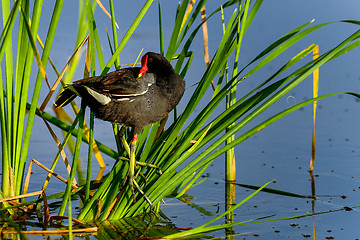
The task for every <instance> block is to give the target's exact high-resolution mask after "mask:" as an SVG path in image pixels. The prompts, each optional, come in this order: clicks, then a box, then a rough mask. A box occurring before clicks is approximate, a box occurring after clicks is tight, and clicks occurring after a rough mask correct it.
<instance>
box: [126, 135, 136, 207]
mask: <svg viewBox="0 0 360 240" xmlns="http://www.w3.org/2000/svg"><path fill="white" fill-rule="evenodd" d="M137 138H138V135H137V134H135V135H134V137H133V139H132V141H131V147H130V166H129V172H128V175H129V181H130V182H129V183H130V189H131V193H132V196H133V200H134V202H135V192H134V182H135V179H134V174H135V150H136V142H137Z"/></svg>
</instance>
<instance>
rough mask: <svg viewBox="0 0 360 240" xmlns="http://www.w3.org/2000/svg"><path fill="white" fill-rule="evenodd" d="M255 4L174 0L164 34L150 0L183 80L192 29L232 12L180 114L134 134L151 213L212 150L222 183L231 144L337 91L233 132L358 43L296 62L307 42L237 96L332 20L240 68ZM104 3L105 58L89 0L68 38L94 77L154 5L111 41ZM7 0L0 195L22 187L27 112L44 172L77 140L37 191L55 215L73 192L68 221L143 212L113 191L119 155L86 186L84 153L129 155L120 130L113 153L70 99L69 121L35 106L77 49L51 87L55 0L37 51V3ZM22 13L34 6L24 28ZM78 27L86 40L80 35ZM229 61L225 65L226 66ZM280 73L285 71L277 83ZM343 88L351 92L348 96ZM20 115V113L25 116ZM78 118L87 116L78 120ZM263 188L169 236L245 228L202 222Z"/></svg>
mask: <svg viewBox="0 0 360 240" xmlns="http://www.w3.org/2000/svg"><path fill="white" fill-rule="evenodd" d="M262 2H263V1H262V0H256V1H234V0H232V1H228V2H226V3H224V4H223V5H222V6H219V8H218V9H216V10H215V11H214V12H212V13H211V14H209V15H208V16H207V17H205V14H202V15H201V12H204V9H205V3H206V0H200V1H199V2H198V3H195V1H191V3H190V1H189V0H183V1H182V2H180V4H179V5H178V8H177V9H176V10H175V9H174V13H176V14H175V22H174V26H173V31H172V34H171V36H164V33H163V29H162V14H161V3H160V1H158V3H157V4H158V10H159V15H158V17H159V39H160V40H159V43H160V46H159V49H160V52H161V53H162V54H163V55H164V56H165V57H166V58H167V59H168V60H169V61H172V63H173V64H174V66H175V67H174V69H175V70H176V71H177V72H178V73H179V74H180V75H181V76H182V77H186V74H187V72H188V70H189V69H190V68H191V64H192V60H193V56H194V54H198V53H197V52H195V51H194V50H192V43H193V41H194V39H195V37H196V36H197V35H198V34H199V31H200V29H201V28H202V27H203V26H205V25H204V24H206V21H207V20H208V19H209V18H212V17H213V16H216V15H217V14H221V11H222V9H225V8H232V9H234V10H233V12H232V14H231V16H230V18H228V19H229V20H228V21H227V22H225V20H224V21H223V26H224V31H223V36H222V38H221V41H220V43H219V45H218V48H217V49H216V50H215V51H214V52H215V53H214V54H213V56H211V57H210V58H209V63H208V67H207V69H206V70H205V72H204V73H203V75H202V77H201V80H200V81H199V82H198V83H197V84H196V85H195V86H194V87H193V88H190V89H189V90H187V91H192V95H191V97H190V99H189V100H188V102H187V104H186V106H185V108H184V110H182V111H179V110H177V109H176V110H175V111H174V118H173V120H172V121H171V122H169V121H168V120H167V119H165V120H163V121H162V122H160V123H156V124H153V125H152V126H147V127H146V128H145V129H144V130H143V132H142V133H141V135H140V136H139V142H138V146H137V148H136V150H137V152H136V159H137V161H139V162H146V163H148V164H154V165H156V166H158V167H159V168H160V169H161V171H162V174H161V175H160V174H159V172H158V171H157V170H155V169H150V168H147V167H139V170H140V171H141V173H142V174H143V175H144V176H145V178H146V180H147V181H146V182H145V181H144V179H143V178H139V179H138V182H139V185H140V188H141V189H142V190H143V191H144V193H145V195H146V196H148V198H149V199H150V201H151V202H152V203H153V205H154V206H155V209H154V211H155V212H156V213H157V214H159V215H161V211H159V206H160V204H161V200H162V199H163V198H165V197H171V196H172V197H173V196H176V197H181V196H182V195H183V194H184V193H185V192H186V190H187V189H189V188H191V187H192V186H193V185H194V184H196V183H197V182H198V181H199V178H200V176H201V175H202V174H203V173H204V171H206V169H207V167H208V166H209V165H210V164H211V162H212V161H213V160H214V159H216V158H217V157H219V156H220V155H222V154H224V153H225V154H226V156H227V157H226V158H227V162H228V164H227V169H228V170H229V171H227V172H228V177H227V179H231V180H233V179H234V177H235V174H234V172H233V171H232V170H233V169H234V160H235V159H234V153H233V150H232V149H233V147H235V146H236V145H238V144H240V143H241V142H243V141H245V140H246V139H248V138H249V137H251V136H253V135H254V134H256V133H258V132H260V131H261V130H263V129H264V128H266V127H268V126H269V125H271V124H272V123H274V122H276V121H277V120H279V119H281V118H282V117H284V116H286V115H288V114H289V113H291V112H293V111H295V110H297V109H300V108H301V107H303V106H305V105H308V104H311V103H314V102H316V101H318V100H321V99H324V98H327V97H330V96H333V95H337V94H343V93H332V94H327V95H323V96H314V98H313V99H310V100H307V101H304V102H301V103H298V104H296V105H294V106H292V107H290V108H288V109H285V110H283V111H281V112H279V113H275V114H274V115H273V116H272V117H270V118H268V119H266V120H264V121H263V122H261V123H259V124H258V125H257V126H255V127H252V128H250V129H249V130H247V131H245V132H242V133H240V134H237V135H235V134H236V133H238V132H239V131H240V130H242V129H244V127H246V126H248V124H250V123H252V122H253V120H254V119H256V118H257V117H258V116H259V115H261V114H262V113H263V112H264V111H265V110H266V109H268V108H269V107H271V106H272V105H273V104H274V103H276V102H277V101H278V100H279V99H280V98H282V97H283V96H284V95H285V94H287V93H288V92H289V91H291V90H292V89H294V88H295V87H296V86H297V85H298V84H299V83H300V82H302V81H303V80H305V79H306V78H307V77H309V76H311V74H313V73H314V72H316V71H317V70H318V69H319V67H321V66H322V65H324V64H326V63H327V62H329V61H331V60H333V59H335V58H337V57H339V56H341V55H342V54H344V53H346V52H348V51H350V50H352V49H354V48H356V47H358V46H359V44H360V40H359V37H360V30H359V31H356V32H355V33H354V34H352V35H351V36H349V37H348V38H346V39H345V40H344V41H343V42H341V43H340V44H339V45H338V46H336V47H335V48H333V49H330V50H329V51H327V52H325V53H323V54H321V55H320V56H319V57H318V58H316V59H314V60H311V61H309V62H307V63H305V64H304V63H303V62H305V61H306V56H307V55H309V54H311V53H312V52H313V51H315V49H316V46H315V45H311V46H309V47H308V48H306V49H305V50H304V51H302V52H300V53H299V54H298V55H296V56H294V57H293V58H292V59H289V60H288V61H287V62H286V63H285V64H284V65H283V66H281V67H279V68H278V69H277V70H276V72H275V73H274V74H273V75H272V76H269V77H268V78H267V79H265V81H263V82H262V83H261V84H259V85H258V86H256V87H255V88H254V89H253V90H251V91H250V92H248V93H247V94H245V95H244V96H237V95H236V88H237V87H238V85H239V84H240V83H242V82H243V81H246V80H247V79H250V78H251V76H252V75H253V74H254V73H256V72H257V71H259V70H260V69H262V68H264V67H265V66H267V64H269V63H271V62H272V61H273V60H274V59H275V58H278V57H280V56H281V55H282V53H283V52H285V51H286V50H287V49H289V48H290V47H291V46H293V45H294V44H296V43H297V42H299V41H300V40H302V39H303V38H304V37H306V36H308V35H309V34H311V33H313V32H314V31H317V30H318V29H321V28H323V27H325V26H328V25H329V24H332V23H333V22H332V23H323V24H318V25H314V24H313V22H312V21H311V22H308V23H305V24H303V25H302V26H299V27H297V28H295V29H293V30H292V31H290V32H288V33H286V34H285V35H284V36H282V37H281V38H279V39H278V40H276V41H275V42H274V43H272V44H270V45H269V46H268V47H267V48H266V49H264V50H263V51H261V52H260V53H259V54H258V55H257V56H256V57H255V58H254V59H252V60H251V61H250V62H249V63H248V64H247V65H245V66H239V64H238V61H239V56H240V55H241V51H240V49H241V48H243V47H245V46H243V45H242V42H243V41H242V40H243V38H244V37H245V36H246V32H247V30H248V29H249V27H250V26H251V23H252V21H253V19H254V18H255V16H256V14H257V13H258V10H259V8H260V6H261V5H262ZM109 3H110V13H109V15H110V16H111V18H109V19H110V21H111V29H110V30H109V33H110V34H108V36H107V37H108V45H109V49H110V51H111V52H112V56H111V57H110V59H109V60H107V62H106V61H105V59H104V57H103V53H102V49H101V46H102V47H104V46H105V45H106V44H105V43H101V42H100V39H101V38H100V36H99V33H98V30H97V29H98V27H97V26H99V25H98V24H97V21H96V19H95V18H94V10H95V7H96V3H95V2H94V3H91V2H90V0H84V1H80V4H79V26H78V32H77V42H76V44H75V45H76V50H75V51H74V52H77V51H78V50H79V49H80V48H81V46H83V45H84V44H85V42H86V44H87V45H86V63H85V69H86V70H85V73H84V77H87V76H95V75H96V74H95V66H96V65H97V64H98V65H99V66H100V68H101V75H104V74H106V73H107V72H108V71H109V70H110V69H111V68H112V66H114V67H115V68H118V67H119V66H120V59H119V55H120V56H121V51H122V50H123V49H124V47H125V46H126V44H127V42H128V41H129V39H130V37H131V36H132V34H133V33H134V31H135V30H136V28H137V26H138V25H139V24H140V22H141V20H142V18H143V16H144V14H145V13H146V12H147V10H148V9H149V7H150V5H151V4H153V1H152V0H147V1H146V2H145V3H144V5H143V7H142V8H141V9H140V11H139V13H138V15H137V16H136V17H135V19H134V21H133V23H132V24H131V26H130V27H129V29H128V30H127V32H126V33H125V34H124V36H122V38H121V40H120V42H119V43H118V39H117V36H118V34H117V28H116V26H117V24H116V15H115V12H114V7H113V4H114V3H113V1H112V0H110V1H109ZM12 4H13V5H12V7H11V8H10V5H11V4H10V1H2V9H3V31H2V34H1V37H0V43H1V45H0V54H1V55H0V56H1V57H2V58H1V60H0V61H2V60H3V58H5V64H3V65H4V68H5V72H6V76H5V79H1V81H0V84H1V86H0V88H2V89H3V91H0V114H1V115H0V119H1V140H2V171H3V175H2V189H1V192H0V194H1V197H2V198H6V197H14V196H18V195H20V193H21V192H22V191H23V178H24V168H25V165H26V159H27V152H28V148H29V143H30V136H31V132H32V128H33V123H34V121H35V115H38V116H40V117H41V119H43V120H40V121H45V122H46V125H47V128H48V129H49V132H50V133H51V135H52V137H53V139H54V140H55V141H56V144H57V146H58V148H59V151H58V153H57V154H54V155H56V156H55V160H54V162H53V164H52V166H51V167H50V170H51V171H52V170H53V169H54V167H55V166H56V164H57V161H58V159H59V158H60V156H61V157H62V158H63V159H64V161H65V160H66V159H67V156H66V155H65V153H64V151H63V148H64V147H65V146H66V145H67V143H68V141H69V139H71V135H73V136H76V142H75V144H74V145H73V146H74V147H73V159H72V161H71V166H70V163H69V165H68V171H69V175H68V179H67V183H66V187H65V188H64V192H60V193H58V194H54V195H50V196H47V197H46V200H50V199H54V198H60V199H61V204H60V207H59V210H58V215H59V216H62V215H64V214H65V210H66V207H68V208H69V207H70V204H71V202H70V199H71V197H72V196H74V195H76V196H80V198H79V201H80V202H79V205H81V206H82V209H81V212H80V214H79V215H78V216H77V219H78V220H80V221H82V222H85V223H91V222H104V221H105V220H111V221H114V220H117V219H122V218H125V217H134V216H138V215H141V214H144V213H147V212H149V211H150V206H149V204H148V202H147V201H146V200H145V199H144V197H143V196H142V195H141V194H140V193H136V196H135V197H136V200H137V201H136V203H133V202H132V197H131V196H132V195H131V191H130V188H129V187H128V186H125V187H121V183H122V181H123V179H124V177H125V175H126V173H127V169H128V164H127V162H126V161H121V160H117V161H115V163H114V165H113V166H112V168H111V170H110V172H109V173H108V174H107V175H105V176H104V177H103V178H102V179H101V180H99V179H97V180H98V181H97V183H96V184H95V183H94V182H93V179H92V176H91V172H92V171H91V167H92V162H93V161H92V157H93V151H94V152H95V156H96V158H97V159H98V161H99V162H100V164H101V159H102V156H101V155H100V152H102V154H105V155H107V156H109V157H111V158H114V159H119V157H122V158H127V157H128V156H127V153H126V151H125V149H124V148H123V145H122V144H120V143H121V139H117V136H118V134H117V133H118V132H119V127H118V126H116V125H113V130H114V139H115V140H114V141H116V142H117V145H116V146H117V149H116V150H113V149H111V148H109V147H108V146H105V145H104V144H102V143H100V142H99V141H97V140H93V131H94V120H93V115H92V114H91V118H90V124H89V129H88V130H85V132H86V133H84V129H86V128H87V127H86V123H85V122H84V111H85V105H84V104H83V105H82V107H81V108H80V110H78V107H77V106H76V104H75V103H72V106H73V111H74V112H75V114H76V118H75V119H74V120H73V121H68V122H69V123H70V124H68V123H65V122H64V121H62V119H65V118H67V117H66V115H65V114H64V113H60V114H58V115H57V117H54V116H52V115H51V114H49V113H47V112H46V111H44V109H45V106H46V105H47V103H48V101H49V99H50V97H51V96H52V94H53V92H54V90H55V89H56V88H57V85H58V84H59V83H60V82H61V83H62V85H63V86H64V85H65V84H67V83H69V82H71V81H72V77H73V74H74V72H75V70H76V68H77V67H78V65H79V59H80V57H79V55H78V54H74V56H73V58H72V59H71V61H70V62H69V64H70V65H69V67H67V66H66V67H65V68H64V70H63V71H62V73H58V71H57V70H56V72H57V73H58V75H59V78H58V81H56V82H55V83H54V84H53V86H51V85H50V83H49V82H48V81H47V77H46V72H45V70H44V69H45V68H46V65H47V62H48V61H49V52H50V49H51V46H52V42H53V40H54V34H55V30H56V26H57V24H58V20H59V15H60V13H61V10H62V5H63V1H56V4H55V6H54V10H53V15H52V19H51V22H50V24H49V29H48V34H47V37H46V42H45V44H44V46H43V47H42V48H41V49H42V55H41V57H40V54H39V49H38V48H37V44H36V41H37V40H38V41H41V39H39V37H37V31H38V28H39V19H40V16H41V5H42V1H40V0H36V1H34V3H33V4H34V5H33V6H32V8H30V5H29V4H30V1H23V2H21V3H20V1H16V2H15V3H12ZM30 9H33V13H32V17H31V24H30V13H29V11H30ZM17 17H18V18H19V25H18V26H17V28H15V29H14V23H15V19H16V18H17ZM201 17H202V20H201V21H200V22H201V23H200V24H199V25H196V24H195V23H196V22H197V21H196V20H197V19H198V18H201ZM223 19H225V18H223ZM342 24H355V25H359V22H357V21H343V23H342ZM87 33H88V37H86V34H87ZM13 35H17V37H18V43H17V48H13V47H12V46H13ZM111 37H112V39H111ZM164 38H168V39H169V44H168V46H167V47H166V46H164ZM84 39H85V40H84ZM84 46H85V45H84ZM14 49H16V50H14ZM165 49H166V50H165ZM3 56H4V57H3ZM14 56H15V57H16V65H15V67H14V66H13V62H14V61H13V57H14ZM34 58H35V60H36V62H37V67H33V66H32V62H33V61H32V60H33V59H34ZM205 59H206V58H205ZM96 61H97V62H96ZM175 61H176V63H175ZM135 62H136V61H135ZM297 63H299V64H301V63H302V64H303V65H302V66H301V67H298V68H297V69H295V66H299V64H297ZM295 64H297V65H295ZM3 65H2V66H3ZM229 66H230V67H231V68H230V69H229ZM52 67H53V68H54V69H56V66H55V65H54V64H52ZM34 68H36V69H37V71H38V74H37V77H36V79H35V81H34V82H33V81H30V72H31V70H33V69H34ZM65 69H66V74H65ZM294 69H295V70H294ZM63 74H65V75H63ZM280 74H281V76H285V77H282V78H281V79H279V76H280ZM0 76H1V78H2V77H3V76H2V74H0ZM224 79H225V80H224ZM43 81H45V82H46V84H47V87H48V89H49V94H48V97H47V98H46V99H45V101H43V104H42V105H41V107H40V108H39V107H38V106H37V105H38V102H39V94H40V89H41V88H42V83H43ZM30 83H31V84H34V89H35V90H34V92H33V95H32V96H29V98H31V103H28V102H27V99H28V92H29V86H30ZM212 84H214V87H213V90H212V91H213V94H212V97H211V98H210V99H206V101H205V102H206V104H205V106H204V107H202V108H201V109H202V110H201V111H200V112H198V113H196V114H195V113H194V109H195V108H196V107H198V106H199V103H200V101H201V100H202V99H203V98H204V96H206V95H205V93H206V92H207V91H208V90H209V89H212V87H211V85H212ZM348 94H352V95H354V96H357V97H358V95H357V94H355V93H348ZM237 98H238V99H237ZM224 102H226V108H225V110H223V111H222V112H221V113H220V114H215V110H216V109H218V108H219V107H220V106H221V104H222V103H224ZM27 111H28V115H27V117H25V114H26V113H27ZM64 116H65V117H64ZM36 119H40V118H36ZM85 121H87V120H86V119H85ZM48 123H51V124H52V125H54V126H56V127H57V128H60V129H62V130H64V131H65V132H66V134H65V138H64V140H63V141H62V142H61V141H60V140H59V139H58V137H57V136H56V135H55V133H54V131H52V129H51V127H50V125H49V124H48ZM23 126H26V128H23ZM131 135H132V133H131V129H127V130H126V132H125V136H126V138H127V140H129V139H131V137H132V136H131ZM82 142H85V143H89V142H90V143H93V142H95V144H96V145H94V144H88V145H87V147H88V149H89V150H88V164H87V170H86V175H85V183H82V184H80V186H78V187H76V188H74V184H75V183H76V182H75V173H76V171H77V167H78V161H79V152H80V148H81V145H83V144H82ZM224 143H225V144H224ZM82 147H83V146H82ZM50 177H51V174H50V175H48V177H47V179H46V180H45V183H44V187H43V189H42V190H41V191H42V193H45V190H46V185H47V183H48V181H49V179H50ZM267 184H269V183H267ZM267 184H266V185H267ZM26 185H27V184H26ZM263 187H265V185H264V186H263ZM263 187H259V188H258V189H257V190H256V191H255V192H254V193H253V194H251V195H250V196H249V197H247V198H246V199H244V200H243V201H241V202H240V203H238V204H236V206H235V207H232V208H229V209H228V210H227V211H226V212H225V213H223V214H220V215H219V216H217V217H215V218H214V219H213V220H211V221H210V222H209V223H207V224H204V225H202V226H200V227H197V228H195V229H193V230H189V231H186V232H182V233H178V234H172V235H168V236H167V237H168V238H176V237H188V236H190V235H194V234H195V235H196V234H203V233H206V232H209V231H215V230H218V229H223V228H226V227H231V226H237V225H243V224H247V223H229V224H225V225H217V226H213V227H208V225H209V224H211V223H213V222H214V221H215V220H217V219H219V218H221V217H223V216H225V215H226V214H229V213H231V212H232V211H234V209H235V208H236V207H239V206H240V205H242V204H243V203H244V202H245V201H248V200H249V199H250V198H251V197H252V196H253V195H254V194H256V193H257V192H258V191H260V190H262V189H263ZM25 192H26V191H25ZM45 196H46V195H45V194H41V195H40V196H39V198H38V200H34V201H28V202H26V200H25V198H23V199H22V205H30V204H34V203H38V204H41V203H43V202H44V197H45ZM16 204H17V206H18V205H21V203H20V202H18V203H16ZM3 205H4V208H3V209H2V210H4V211H7V212H8V213H10V214H15V213H16V211H15V210H16V208H15V207H12V206H10V204H9V203H8V202H6V201H3ZM71 215H73V214H72V212H71V210H69V216H71ZM249 221H250V220H249ZM255 222H256V221H253V223H255ZM70 223H71V221H70ZM70 225H71V224H70ZM70 225H69V229H68V231H69V232H72V231H74V230H76V229H72V228H71V226H70Z"/></svg>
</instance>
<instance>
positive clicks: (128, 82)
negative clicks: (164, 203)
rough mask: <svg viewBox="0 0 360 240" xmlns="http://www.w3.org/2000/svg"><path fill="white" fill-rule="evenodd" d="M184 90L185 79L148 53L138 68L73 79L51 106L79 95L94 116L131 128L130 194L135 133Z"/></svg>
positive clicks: (163, 113)
mask: <svg viewBox="0 0 360 240" xmlns="http://www.w3.org/2000/svg"><path fill="white" fill-rule="evenodd" d="M184 90H185V81H184V80H183V79H182V78H181V77H180V76H179V75H178V74H177V73H176V72H175V71H174V69H173V68H172V66H171V64H170V63H169V62H168V61H167V60H166V58H164V57H163V56H162V55H160V54H157V53H153V52H148V53H146V54H145V55H144V56H143V57H142V58H141V68H139V67H134V68H124V69H120V70H117V71H114V72H111V73H108V74H106V75H103V76H98V77H91V78H87V79H82V80H78V81H75V82H73V83H72V84H70V85H68V86H67V87H66V88H65V90H64V91H63V92H62V93H61V94H60V96H59V98H58V99H57V100H56V102H55V104H54V105H55V107H61V106H65V105H67V104H68V103H69V102H71V101H72V100H73V99H74V98H75V97H76V96H79V97H81V98H82V99H83V101H85V104H86V105H87V106H88V107H89V108H90V109H91V111H93V112H94V114H95V117H97V118H99V119H102V120H105V121H109V122H112V123H117V124H120V125H122V126H130V127H132V128H133V132H134V134H133V139H132V141H131V147H130V167H129V172H128V175H127V177H129V178H128V179H129V184H130V187H131V191H132V193H133V197H134V190H133V185H135V186H136V187H137V188H138V189H139V187H138V184H137V183H136V182H135V179H134V169H135V149H136V141H137V137H138V134H139V133H140V132H141V131H142V129H143V128H144V127H145V126H147V125H150V124H153V123H155V122H158V121H160V120H161V119H163V118H165V117H166V116H167V115H168V114H169V113H170V112H171V110H173V109H174V107H175V106H176V105H177V104H178V103H179V101H180V99H181V97H182V95H183V93H184ZM123 143H126V142H124V141H123ZM126 144H127V143H126ZM139 191H140V192H141V190H140V189H139ZM143 195H144V194H143ZM144 196H145V195H144ZM145 197H146V196H145Z"/></svg>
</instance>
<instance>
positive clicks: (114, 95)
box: [111, 89, 148, 97]
mask: <svg viewBox="0 0 360 240" xmlns="http://www.w3.org/2000/svg"><path fill="white" fill-rule="evenodd" d="M147 91H148V89H146V90H145V91H143V92H141V93H133V94H111V96H113V97H136V96H140V95H144V94H145V93H147Z"/></svg>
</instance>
